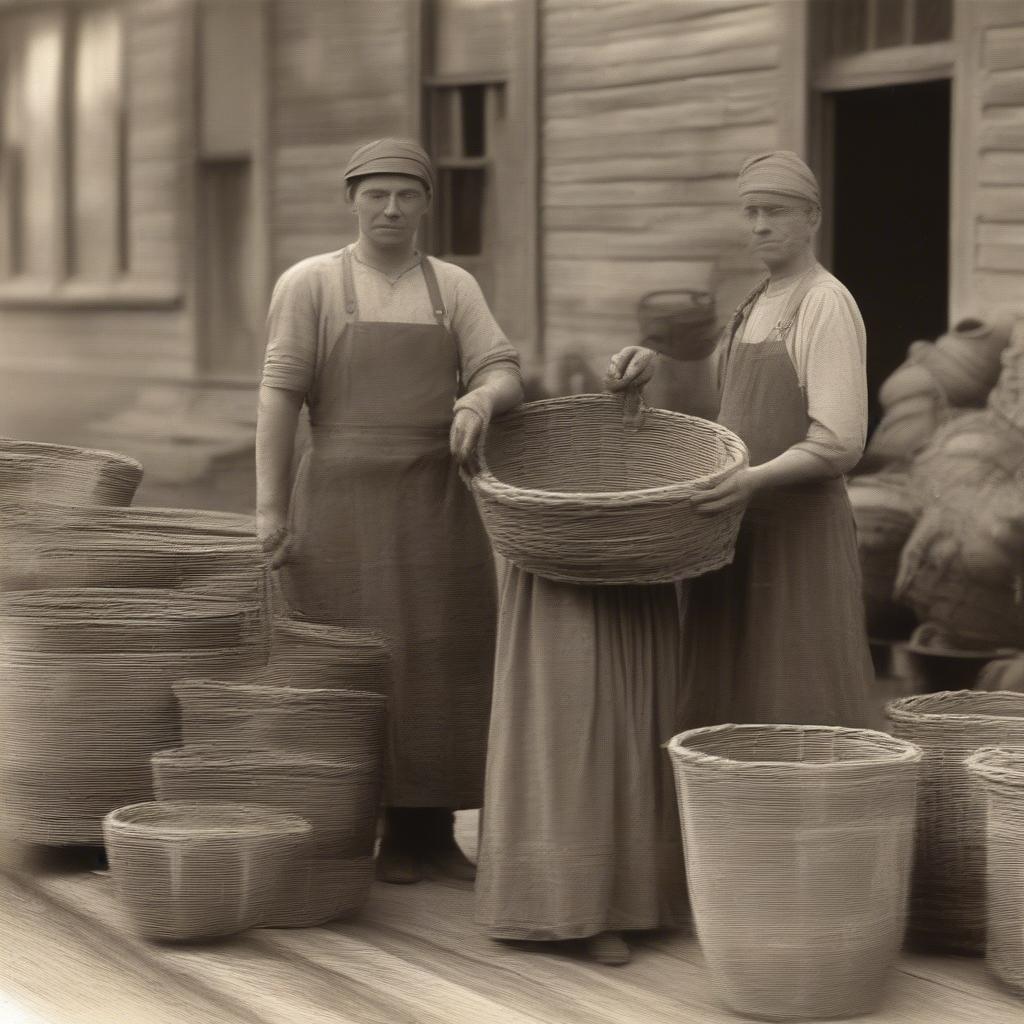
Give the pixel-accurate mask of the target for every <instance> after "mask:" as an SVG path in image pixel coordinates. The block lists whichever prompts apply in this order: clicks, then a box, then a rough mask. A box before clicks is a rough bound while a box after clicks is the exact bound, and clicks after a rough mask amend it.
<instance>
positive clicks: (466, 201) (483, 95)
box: [429, 82, 504, 257]
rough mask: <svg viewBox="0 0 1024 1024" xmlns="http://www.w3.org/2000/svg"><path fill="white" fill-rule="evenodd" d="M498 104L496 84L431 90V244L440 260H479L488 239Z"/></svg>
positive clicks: (500, 91) (501, 95) (498, 85)
mask: <svg viewBox="0 0 1024 1024" xmlns="http://www.w3.org/2000/svg"><path fill="white" fill-rule="evenodd" d="M503 100H504V87H503V86H502V84H501V83H494V82H492V83H487V84H470V85H455V86H447V85H441V86H434V87H431V89H430V110H429V118H430V142H431V149H432V151H433V155H434V160H435V163H436V166H437V178H438V182H437V196H436V205H435V215H434V216H435V221H434V244H435V248H436V250H437V253H438V255H440V256H443V257H465V256H470V257H472V256H480V255H482V254H483V253H484V252H485V251H486V250H487V248H488V242H489V241H490V240H491V238H492V236H493V230H494V227H493V218H494V211H493V204H494V199H495V197H494V194H493V192H494V180H493V166H492V163H493V139H494V135H495V122H496V121H498V120H500V119H501V118H503V116H504V110H503Z"/></svg>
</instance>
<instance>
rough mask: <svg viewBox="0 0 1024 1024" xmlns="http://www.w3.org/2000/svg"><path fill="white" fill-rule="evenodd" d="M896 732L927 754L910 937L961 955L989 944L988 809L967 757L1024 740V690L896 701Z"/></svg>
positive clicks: (891, 710)
mask: <svg viewBox="0 0 1024 1024" xmlns="http://www.w3.org/2000/svg"><path fill="white" fill-rule="evenodd" d="M886 714H887V715H888V717H889V721H890V722H891V723H892V727H893V731H894V733H895V734H896V735H897V736H901V737H903V738H904V739H906V740H910V741H912V742H914V743H916V744H918V745H919V746H920V747H921V749H922V750H923V751H924V761H923V762H922V765H921V788H920V799H919V801H918V835H917V853H916V860H915V867H914V889H913V898H912V904H911V925H910V928H911V934H912V935H913V937H914V938H915V940H916V941H917V942H919V943H920V944H921V945H925V946H931V947H935V948H939V949H944V950H949V951H953V952H958V953H968V954H971V953H973V954H979V953H982V952H984V949H985V921H986V908H985V811H984V805H983V801H982V800H981V795H980V793H979V792H978V791H977V789H976V787H975V786H973V785H972V784H971V780H970V776H969V774H968V771H967V767H966V763H965V759H966V758H967V757H968V756H969V755H971V754H972V753H974V751H976V750H978V749H979V748H980V747H988V746H1019V745H1024V693H986V692H981V691H973V692H972V691H966V690H965V691H958V692H949V693H934V694H923V695H920V696H916V697H904V698H902V699H900V700H897V701H893V702H892V703H891V704H889V705H888V707H887V708H886Z"/></svg>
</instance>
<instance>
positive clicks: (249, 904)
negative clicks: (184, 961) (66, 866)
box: [103, 801, 311, 940]
mask: <svg viewBox="0 0 1024 1024" xmlns="http://www.w3.org/2000/svg"><path fill="white" fill-rule="evenodd" d="M310 831H311V829H310V825H309V823H308V822H306V821H303V819H302V818H300V817H297V816H296V815H293V814H286V813H283V812H281V811H275V810H272V809H271V808H268V807H260V806H256V805H248V804H236V803H218V802H202V801H167V802H158V803H142V804H134V805H131V806H128V807H121V808H119V809H117V810H114V811H112V812H111V813H110V814H109V815H107V817H106V819H105V820H104V822H103V834H104V839H105V841H106V847H107V855H108V857H109V859H110V868H111V873H112V875H113V878H114V884H115V886H116V888H117V894H118V897H119V899H120V903H121V906H122V908H123V910H124V912H125V914H126V915H127V917H128V919H129V921H130V922H131V924H132V927H133V928H134V930H135V931H137V932H138V933H139V934H141V935H143V936H145V937H146V938H149V939H158V940H194V939H210V938H216V937H218V936H223V935H233V934H235V933H236V932H241V931H245V930H246V929H247V928H253V927H258V926H259V925H262V924H263V923H264V922H265V920H267V918H268V915H269V914H270V912H271V911H272V910H273V909H274V908H275V906H276V904H277V902H278V899H279V892H280V889H281V887H282V886H283V885H284V884H285V882H286V880H287V878H288V875H289V874H290V872H291V871H292V869H293V866H294V864H295V862H296V860H297V859H298V858H300V857H301V855H302V852H303V850H304V848H305V846H306V844H307V843H308V840H309V834H310Z"/></svg>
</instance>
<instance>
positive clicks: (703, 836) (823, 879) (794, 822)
mask: <svg viewBox="0 0 1024 1024" xmlns="http://www.w3.org/2000/svg"><path fill="white" fill-rule="evenodd" d="M668 749H669V754H670V756H671V758H672V763H673V767H674V770H675V779H676V790H677V794H678V797H679V811H680V817H681V820H682V825H683V838H684V847H685V851H686V872H687V879H688V882H689V887H690V901H691V905H692V908H693V913H694V920H695V924H696V930H697V936H698V938H699V940H700V944H701V947H702V948H703V950H704V955H705V957H706V960H707V965H708V969H709V971H710V973H711V977H712V980H713V983H714V985H715V988H716V989H717V990H718V992H719V994H720V996H721V997H722V999H723V1000H724V1001H725V1002H726V1003H728V1005H729V1006H730V1007H731V1008H732V1009H733V1010H735V1011H736V1012H737V1013H739V1014H741V1015H743V1016H750V1017H757V1018H760V1019H771V1020H800V1019H802V1020H822V1019H828V1018H832V1017H841V1016H855V1015H857V1014H861V1013H868V1012H871V1011H872V1010H874V1009H876V1008H877V1006H878V1005H879V1003H880V1001H881V999H882V996H883V993H884V988H885V982H886V979H887V977H888V975H889V972H890V968H891V966H892V964H893V962H894V961H895V959H896V956H897V955H898V952H899V949H900V945H901V942H902V940H903V934H904V929H905V925H906V911H907V895H908V892H909V886H910V869H911V863H912V858H913V839H914V805H915V794H916V786H917V773H918V766H919V762H920V760H921V752H920V751H919V750H918V749H917V748H916V747H915V746H914V745H913V744H911V743H907V742H904V741H902V740H898V739H894V738H893V737H891V736H887V735H885V734H884V733H878V732H872V731H870V730H862V729H842V728H830V727H827V726H795V725H777V726H772V725H722V726H713V727H710V728H704V729H694V730H691V731H689V732H685V733H682V734H680V735H679V736H676V737H674V738H673V739H672V740H671V741H670V743H669V748H668Z"/></svg>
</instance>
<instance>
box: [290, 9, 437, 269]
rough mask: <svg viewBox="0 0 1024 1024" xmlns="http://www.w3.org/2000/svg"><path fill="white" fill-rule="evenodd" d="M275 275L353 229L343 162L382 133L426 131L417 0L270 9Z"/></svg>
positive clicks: (336, 244) (343, 239)
mask: <svg viewBox="0 0 1024 1024" xmlns="http://www.w3.org/2000/svg"><path fill="white" fill-rule="evenodd" d="M270 18H271V20H270V39H271V41H272V53H271V110H270V124H271V130H270V142H271V146H272V152H271V163H272V172H271V179H272V185H271V232H272V239H273V241H272V265H273V272H274V274H275V275H277V274H280V273H281V272H282V271H284V270H285V269H286V268H287V267H289V266H291V264H293V263H296V262H297V261H299V260H301V259H304V258H305V257H307V256H311V255H313V254H315V253H319V252H328V251H330V250H333V249H338V248H340V247H341V246H342V245H345V244H347V243H348V242H350V241H352V240H353V239H354V238H355V225H354V221H353V219H352V217H351V214H350V213H349V211H348V209H347V207H346V204H345V193H344V183H343V179H342V171H343V170H344V167H345V164H346V162H347V161H348V158H349V156H350V155H351V153H352V151H353V150H354V149H355V148H356V147H357V146H360V145H362V144H363V143H365V142H369V141H371V140H372V139H375V138H378V137H380V136H383V135H411V136H413V137H418V136H419V133H420V125H419V109H418V103H417V102H415V98H416V97H417V96H418V93H419V86H418V82H419V42H418V39H419V33H418V25H417V19H418V5H417V3H416V0H389V2H388V3H380V2H378V0H334V2H332V3H323V2H321V0H279V2H275V3H274V4H273V5H272V7H271V11H270Z"/></svg>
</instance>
